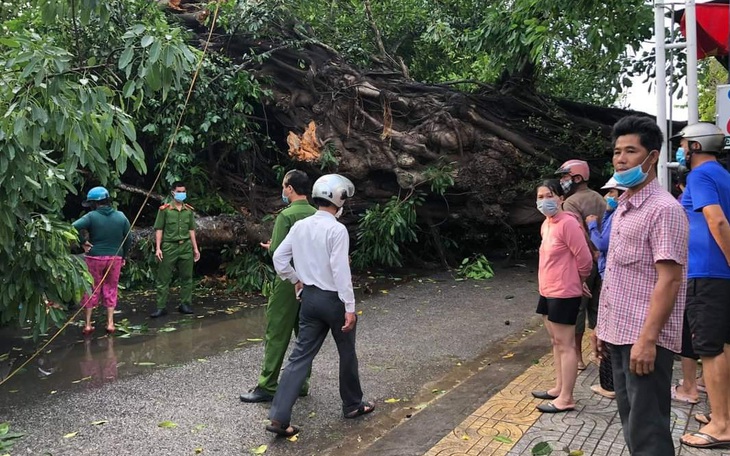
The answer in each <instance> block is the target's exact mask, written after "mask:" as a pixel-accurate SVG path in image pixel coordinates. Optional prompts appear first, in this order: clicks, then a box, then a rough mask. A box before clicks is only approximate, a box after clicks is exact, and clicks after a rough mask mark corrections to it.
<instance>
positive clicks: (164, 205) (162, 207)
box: [160, 204, 170, 211]
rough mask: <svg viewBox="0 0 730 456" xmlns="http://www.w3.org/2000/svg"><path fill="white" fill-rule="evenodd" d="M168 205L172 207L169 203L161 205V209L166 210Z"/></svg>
mask: <svg viewBox="0 0 730 456" xmlns="http://www.w3.org/2000/svg"><path fill="white" fill-rule="evenodd" d="M168 207H170V205H169V204H163V205H162V206H160V210H161V211H164V210H165V209H167V208H168Z"/></svg>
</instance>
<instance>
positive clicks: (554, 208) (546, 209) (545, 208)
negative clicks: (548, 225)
mask: <svg viewBox="0 0 730 456" xmlns="http://www.w3.org/2000/svg"><path fill="white" fill-rule="evenodd" d="M558 209H559V207H558V202H557V201H555V200H554V199H552V198H551V199H542V200H537V210H538V211H540V212H542V214H543V215H544V216H546V217H552V216H553V215H555V214H557V213H558Z"/></svg>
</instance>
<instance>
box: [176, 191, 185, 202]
mask: <svg viewBox="0 0 730 456" xmlns="http://www.w3.org/2000/svg"><path fill="white" fill-rule="evenodd" d="M187 197H188V194H187V193H185V192H179V193H175V200H177V201H180V202H181V203H182V202H183V201H185V198H187Z"/></svg>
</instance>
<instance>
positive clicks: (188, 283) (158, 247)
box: [150, 181, 200, 318]
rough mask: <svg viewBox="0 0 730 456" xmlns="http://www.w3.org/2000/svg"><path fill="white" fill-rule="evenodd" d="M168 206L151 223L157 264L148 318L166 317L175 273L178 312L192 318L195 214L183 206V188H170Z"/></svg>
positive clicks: (176, 185)
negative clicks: (152, 307) (153, 305)
mask: <svg viewBox="0 0 730 456" xmlns="http://www.w3.org/2000/svg"><path fill="white" fill-rule="evenodd" d="M171 196H172V203H168V204H163V205H162V206H160V210H159V211H158V212H157V218H156V219H155V257H156V258H157V261H159V262H160V266H159V268H158V269H157V280H156V282H157V283H156V289H157V310H155V311H154V312H152V314H150V317H152V318H157V317H161V316H163V315H167V296H168V295H169V293H170V282H171V281H172V273H173V271H174V270H175V269H177V274H178V276H177V277H178V279H179V280H180V305H179V306H178V308H177V309H178V311H180V313H183V314H192V313H193V309H192V307H191V305H192V302H193V263H195V262H197V261H198V260H199V259H200V251H199V250H198V241H197V240H196V239H195V214H194V213H193V208H192V206H189V205H187V204H185V202H184V201H185V199H186V198H187V193H186V192H185V184H183V183H182V182H180V181H177V182H175V183H173V184H172V189H171Z"/></svg>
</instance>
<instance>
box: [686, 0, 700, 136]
mask: <svg viewBox="0 0 730 456" xmlns="http://www.w3.org/2000/svg"><path fill="white" fill-rule="evenodd" d="M684 5H685V8H684V14H685V16H684V24H685V27H686V30H687V121H688V123H690V124H693V123H697V122H698V121H699V115H700V112H699V107H698V103H697V14H696V11H695V0H686V1H685V3H684Z"/></svg>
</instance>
